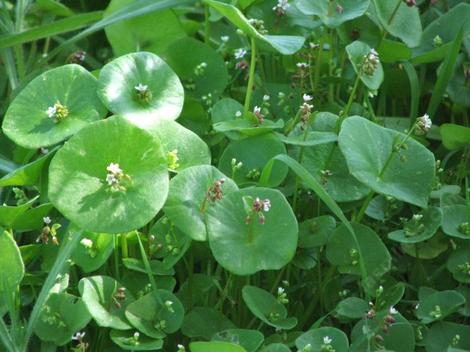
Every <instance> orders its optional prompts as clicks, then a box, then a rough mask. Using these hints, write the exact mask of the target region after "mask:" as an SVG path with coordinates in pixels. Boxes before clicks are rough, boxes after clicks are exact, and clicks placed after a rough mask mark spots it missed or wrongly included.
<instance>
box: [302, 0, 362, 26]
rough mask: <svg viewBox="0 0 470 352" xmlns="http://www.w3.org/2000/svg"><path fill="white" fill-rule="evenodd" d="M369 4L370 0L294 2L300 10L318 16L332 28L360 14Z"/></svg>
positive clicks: (307, 0) (303, 0)
mask: <svg viewBox="0 0 470 352" xmlns="http://www.w3.org/2000/svg"><path fill="white" fill-rule="evenodd" d="M369 4H370V0H339V1H330V0H317V1H310V0H298V1H297V2H296V6H297V7H298V8H299V10H300V11H302V12H303V13H305V14H307V15H315V16H318V17H320V19H321V20H322V22H323V23H324V24H325V25H326V26H328V27H333V28H335V27H338V26H339V25H341V24H342V23H343V22H346V21H350V20H352V19H355V18H357V17H360V16H362V15H363V14H364V12H366V10H367V8H368V7H369Z"/></svg>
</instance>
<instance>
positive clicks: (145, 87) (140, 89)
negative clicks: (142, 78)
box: [134, 83, 149, 93]
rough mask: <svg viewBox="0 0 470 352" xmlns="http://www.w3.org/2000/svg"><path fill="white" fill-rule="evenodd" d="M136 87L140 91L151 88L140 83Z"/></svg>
mask: <svg viewBox="0 0 470 352" xmlns="http://www.w3.org/2000/svg"><path fill="white" fill-rule="evenodd" d="M134 89H135V90H136V91H138V92H139V93H144V92H146V91H147V90H148V89H149V86H148V85H146V84H142V83H139V84H138V85H136V86H135V87H134Z"/></svg>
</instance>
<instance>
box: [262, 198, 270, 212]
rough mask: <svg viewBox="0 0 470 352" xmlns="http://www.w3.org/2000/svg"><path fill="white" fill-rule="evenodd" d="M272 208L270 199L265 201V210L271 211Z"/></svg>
mask: <svg viewBox="0 0 470 352" xmlns="http://www.w3.org/2000/svg"><path fill="white" fill-rule="evenodd" d="M270 208H271V201H270V200H269V199H265V200H264V201H263V210H264V211H269V209H270Z"/></svg>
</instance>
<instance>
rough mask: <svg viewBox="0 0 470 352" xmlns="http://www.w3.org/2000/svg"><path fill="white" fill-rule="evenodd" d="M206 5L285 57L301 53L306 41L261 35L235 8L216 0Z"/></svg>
mask: <svg viewBox="0 0 470 352" xmlns="http://www.w3.org/2000/svg"><path fill="white" fill-rule="evenodd" d="M204 2H205V3H207V4H208V5H210V6H211V7H213V8H214V9H216V10H217V11H218V12H220V13H221V14H222V15H224V16H225V17H226V18H227V19H228V20H229V21H230V22H232V23H233V24H234V25H235V26H237V27H238V28H239V29H241V30H242V31H243V32H244V33H245V34H246V35H248V36H250V37H252V38H255V39H257V40H259V41H260V42H262V43H265V44H267V45H269V46H270V47H271V48H273V49H275V50H277V51H278V52H279V53H281V54H283V55H292V54H294V53H296V52H297V51H299V50H300V49H301V48H302V46H303V44H304V41H305V39H304V38H303V37H300V36H292V35H262V34H260V33H259V32H258V31H257V30H256V29H255V28H254V27H253V26H252V25H251V24H250V23H249V21H248V19H247V18H246V17H245V16H244V15H243V13H242V12H241V11H240V10H239V9H237V8H236V7H235V6H232V5H229V4H225V3H223V2H220V1H215V0H204Z"/></svg>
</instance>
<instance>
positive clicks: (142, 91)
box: [134, 83, 152, 104]
mask: <svg viewBox="0 0 470 352" xmlns="http://www.w3.org/2000/svg"><path fill="white" fill-rule="evenodd" d="M134 89H135V91H136V93H137V99H138V100H139V101H141V102H143V103H146V104H148V103H150V99H152V92H151V91H150V90H149V86H148V85H147V84H143V83H139V84H138V85H136V86H135V87H134Z"/></svg>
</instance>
